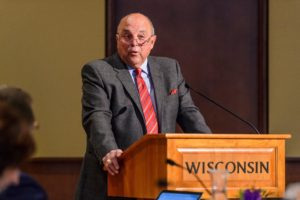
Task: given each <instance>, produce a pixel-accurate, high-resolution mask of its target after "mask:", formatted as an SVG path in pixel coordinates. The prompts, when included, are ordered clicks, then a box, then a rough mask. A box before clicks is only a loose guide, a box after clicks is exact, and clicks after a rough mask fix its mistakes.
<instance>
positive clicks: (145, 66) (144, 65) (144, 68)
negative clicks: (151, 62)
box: [127, 58, 148, 74]
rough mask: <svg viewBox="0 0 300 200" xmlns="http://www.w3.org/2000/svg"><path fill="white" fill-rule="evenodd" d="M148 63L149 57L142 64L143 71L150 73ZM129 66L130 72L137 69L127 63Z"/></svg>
mask: <svg viewBox="0 0 300 200" xmlns="http://www.w3.org/2000/svg"><path fill="white" fill-rule="evenodd" d="M147 65H148V59H147V58H146V60H145V61H144V63H143V64H142V66H141V69H142V72H144V73H146V74H148V67H147ZM127 68H128V69H129V71H130V72H134V70H135V68H133V67H131V66H129V65H127Z"/></svg>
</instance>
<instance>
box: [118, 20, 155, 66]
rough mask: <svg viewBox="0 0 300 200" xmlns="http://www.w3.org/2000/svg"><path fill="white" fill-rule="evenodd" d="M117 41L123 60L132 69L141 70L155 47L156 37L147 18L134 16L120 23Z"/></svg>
mask: <svg viewBox="0 0 300 200" xmlns="http://www.w3.org/2000/svg"><path fill="white" fill-rule="evenodd" d="M116 39H117V49H118V54H119V56H120V57H121V59H122V60H123V61H124V62H125V63H126V64H127V65H129V66H131V67H134V68H139V67H141V65H142V64H143V63H144V61H145V60H146V58H147V57H148V56H149V54H150V52H151V50H152V48H153V47H154V44H155V41H156V36H155V35H153V27H152V25H151V23H150V22H149V21H148V19H147V18H146V17H145V16H143V15H141V14H132V15H129V16H128V17H126V18H124V19H123V20H122V21H121V22H120V25H119V27H118V34H117V35H116Z"/></svg>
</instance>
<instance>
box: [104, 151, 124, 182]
mask: <svg viewBox="0 0 300 200" xmlns="http://www.w3.org/2000/svg"><path fill="white" fill-rule="evenodd" d="M122 153H123V151H122V150H121V149H114V150H111V151H110V152H108V153H107V154H106V155H105V156H104V157H103V158H102V162H103V164H104V170H107V171H108V173H109V174H111V175H113V176H114V175H115V174H118V173H119V168H120V166H119V163H118V158H119V157H120V156H121V155H122Z"/></svg>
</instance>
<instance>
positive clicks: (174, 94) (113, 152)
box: [76, 13, 210, 200]
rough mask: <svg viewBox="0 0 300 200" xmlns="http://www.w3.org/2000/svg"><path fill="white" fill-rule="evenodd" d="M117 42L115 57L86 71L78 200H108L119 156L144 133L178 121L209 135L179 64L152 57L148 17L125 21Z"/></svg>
mask: <svg viewBox="0 0 300 200" xmlns="http://www.w3.org/2000/svg"><path fill="white" fill-rule="evenodd" d="M116 40H117V50H118V52H117V54H115V55H113V56H111V57H107V58H105V59H103V60H95V61H92V62H90V63H88V64H86V65H85V66H84V67H83V69H82V81H83V87H82V89H83V97H82V107H83V113H82V117H83V126H84V129H85V131H86V134H87V150H86V154H85V158H84V162H83V166H82V171H81V178H80V182H79V185H78V190H77V194H76V198H77V200H86V199H88V200H105V199H109V198H108V197H107V185H106V180H107V172H108V173H109V174H111V175H115V174H118V172H119V167H120V166H119V164H118V157H119V156H121V154H122V152H123V150H125V149H126V148H128V147H129V146H130V145H131V144H133V143H134V142H135V141H137V140H138V139H139V138H141V137H142V136H143V135H144V134H158V133H167V132H175V129H176V122H177V123H178V124H179V125H180V126H181V128H182V129H183V131H184V132H194V133H195V132H202V133H206V132H210V129H209V127H208V126H207V125H206V123H205V120H204V118H203V117H202V115H201V114H200V112H199V110H198V108H197V107H196V106H195V105H194V103H193V101H192V99H191V96H190V93H189V90H188V88H187V87H186V85H185V81H184V79H183V77H182V74H181V72H180V67H179V64H178V63H177V62H176V61H175V60H173V59H170V58H162V57H152V56H149V54H150V52H151V50H152V48H153V47H154V44H155V41H156V35H155V33H154V27H153V25H152V22H151V21H150V19H149V18H148V17H146V16H144V15H142V14H140V13H132V14H129V15H127V16H125V17H124V18H122V19H121V21H120V23H119V26H118V30H117V34H116ZM106 171H107V172H106Z"/></svg>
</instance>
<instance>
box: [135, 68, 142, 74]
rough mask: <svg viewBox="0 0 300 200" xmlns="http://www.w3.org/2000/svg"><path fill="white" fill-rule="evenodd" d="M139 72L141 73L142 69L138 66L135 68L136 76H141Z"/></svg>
mask: <svg viewBox="0 0 300 200" xmlns="http://www.w3.org/2000/svg"><path fill="white" fill-rule="evenodd" d="M141 73H142V69H141V68H138V69H136V70H135V74H136V76H141Z"/></svg>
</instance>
